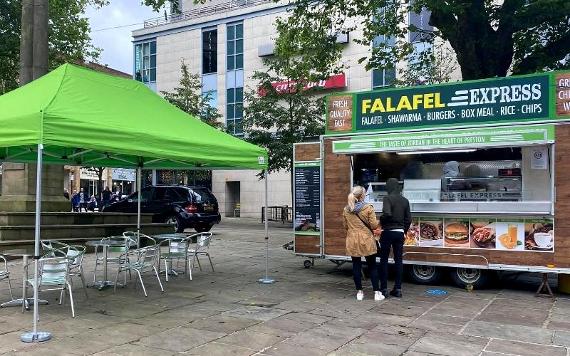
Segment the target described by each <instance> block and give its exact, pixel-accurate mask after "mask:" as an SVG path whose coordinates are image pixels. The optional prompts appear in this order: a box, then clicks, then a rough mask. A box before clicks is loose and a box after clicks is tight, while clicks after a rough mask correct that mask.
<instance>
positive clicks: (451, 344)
mask: <svg viewBox="0 0 570 356" xmlns="http://www.w3.org/2000/svg"><path fill="white" fill-rule="evenodd" d="M487 343H488V339H486V338H477V337H470V336H465V335H450V334H435V333H428V334H427V335H426V336H423V337H422V338H421V339H419V340H418V341H417V342H416V343H415V344H414V345H412V346H411V347H410V350H411V351H418V352H427V353H432V354H437V355H449V356H472V355H479V354H480V353H481V352H482V351H483V349H484V348H485V346H486V345H487Z"/></svg>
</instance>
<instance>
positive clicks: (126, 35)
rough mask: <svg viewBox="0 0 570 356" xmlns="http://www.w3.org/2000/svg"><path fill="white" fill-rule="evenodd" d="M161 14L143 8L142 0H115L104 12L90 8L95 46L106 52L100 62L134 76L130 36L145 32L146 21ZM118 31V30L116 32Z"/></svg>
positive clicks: (89, 15) (89, 16) (88, 13)
mask: <svg viewBox="0 0 570 356" xmlns="http://www.w3.org/2000/svg"><path fill="white" fill-rule="evenodd" d="M160 15H161V14H159V13H156V12H154V11H152V9H151V8H150V7H145V6H142V5H141V0H112V1H111V2H110V4H109V5H107V6H105V7H104V8H102V9H98V10H97V9H95V8H89V9H88V10H87V17H88V18H89V21H90V23H91V38H92V40H93V44H94V45H95V46H96V47H99V48H101V49H102V50H103V52H102V53H101V58H100V59H99V61H100V62H101V63H102V64H107V65H108V66H109V67H112V68H114V69H118V70H120V71H123V72H126V73H129V74H132V72H133V46H132V43H131V41H132V36H131V32H132V31H133V30H135V29H138V28H142V26H143V21H144V20H148V19H150V18H154V17H159V16H160ZM117 27H118V28H117Z"/></svg>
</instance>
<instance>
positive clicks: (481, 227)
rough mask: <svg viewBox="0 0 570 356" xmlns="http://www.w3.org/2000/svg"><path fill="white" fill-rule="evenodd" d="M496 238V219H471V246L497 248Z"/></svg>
mask: <svg viewBox="0 0 570 356" xmlns="http://www.w3.org/2000/svg"><path fill="white" fill-rule="evenodd" d="M496 240H497V235H496V231H495V220H494V219H484V218H481V219H471V248H486V249H495V246H496Z"/></svg>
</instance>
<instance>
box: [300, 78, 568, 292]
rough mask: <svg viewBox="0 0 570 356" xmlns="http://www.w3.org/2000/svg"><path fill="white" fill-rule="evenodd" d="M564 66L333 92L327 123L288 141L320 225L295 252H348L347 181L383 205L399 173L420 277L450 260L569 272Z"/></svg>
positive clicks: (477, 271)
mask: <svg viewBox="0 0 570 356" xmlns="http://www.w3.org/2000/svg"><path fill="white" fill-rule="evenodd" d="M569 78H570V73H568V72H556V73H544V74H535V75H529V76H520V77H509V78H500V79H490V80H482V81H472V82H459V83H454V84H444V85H437V86H420V87H413V88H402V89H386V90H377V91H371V92H363V93H353V94H346V93H343V94H339V95H331V96H329V97H328V98H327V134H326V135H325V136H323V137H322V138H321V142H320V144H316V145H314V146H316V147H311V146H308V145H299V146H297V147H296V148H295V160H296V161H297V162H299V164H300V163H303V162H310V161H315V162H318V163H319V165H320V167H321V168H320V175H321V176H322V177H321V178H319V179H320V191H321V192H322V193H321V194H320V197H321V199H320V214H319V215H320V216H322V217H323V219H322V224H320V222H319V224H320V226H319V230H320V232H319V234H318V236H316V237H315V236H311V235H308V234H303V233H300V234H299V233H297V234H296V238H295V247H296V248H295V251H296V252H297V253H298V254H302V255H308V256H313V257H314V256H319V257H325V258H328V259H331V260H334V261H343V260H346V259H347V256H345V252H344V246H345V241H344V235H345V232H344V230H343V227H342V223H341V219H340V216H341V212H342V209H343V207H344V205H345V204H346V198H345V197H346V194H347V193H348V191H349V190H350V187H351V186H353V185H361V186H363V187H365V188H366V189H367V195H366V199H367V201H368V202H370V203H371V204H373V206H374V207H375V210H376V211H377V213H378V214H380V213H381V211H382V198H383V197H384V196H385V194H386V192H385V189H384V187H385V182H386V181H387V180H388V178H397V179H399V181H400V185H401V188H402V194H403V195H404V196H405V197H407V198H408V200H409V201H410V204H411V209H412V215H413V223H412V226H411V228H410V230H409V231H408V233H407V235H406V240H405V245H406V248H405V255H404V259H405V263H407V264H410V265H413V268H412V274H413V276H415V278H416V279H417V280H420V281H422V279H423V281H429V280H430V279H431V278H435V277H436V275H437V272H438V271H437V267H441V266H447V267H455V269H454V278H455V279H456V280H459V282H463V283H465V284H468V283H471V282H473V279H474V278H475V279H476V278H478V277H477V276H480V275H481V271H482V270H487V269H495V270H518V271H537V272H540V271H553V272H558V273H569V272H570V259H569V257H570V235H569V233H570V224H569V223H567V222H566V220H568V219H567V217H568V216H570V215H568V214H569V213H570V205H568V204H567V203H566V202H565V200H567V197H568V196H569V195H570V180H569V179H568V178H567V177H566V175H567V173H566V171H567V170H568V168H570V155H569V153H570V142H569V140H568V138H569V137H570V126H569V125H568V123H567V122H566V120H570V79H569Z"/></svg>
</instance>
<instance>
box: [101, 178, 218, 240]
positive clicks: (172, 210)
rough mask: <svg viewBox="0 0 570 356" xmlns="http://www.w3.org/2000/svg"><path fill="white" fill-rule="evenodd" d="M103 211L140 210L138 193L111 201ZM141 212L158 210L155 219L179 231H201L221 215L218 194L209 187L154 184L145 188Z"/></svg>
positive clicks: (216, 221) (129, 211)
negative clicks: (188, 229) (189, 229)
mask: <svg viewBox="0 0 570 356" xmlns="http://www.w3.org/2000/svg"><path fill="white" fill-rule="evenodd" d="M103 212H121V213H136V212H137V193H136V192H135V193H133V194H131V195H129V196H128V197H126V198H125V199H123V200H121V201H118V202H116V203H113V204H111V205H108V206H106V207H104V208H103ZM141 212H142V213H150V214H154V217H153V222H166V223H171V224H172V225H174V226H175V229H176V232H183V231H184V229H186V228H194V229H196V231H198V232H204V231H210V229H211V228H212V226H214V224H218V223H219V222H220V220H221V216H220V213H219V210H218V201H217V200H216V197H215V196H214V195H213V194H212V192H210V190H209V189H208V188H205V187H188V186H180V185H177V186H151V187H146V188H143V189H142V190H141Z"/></svg>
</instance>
